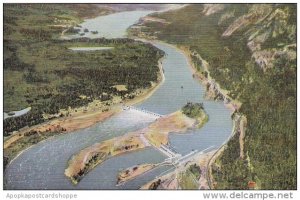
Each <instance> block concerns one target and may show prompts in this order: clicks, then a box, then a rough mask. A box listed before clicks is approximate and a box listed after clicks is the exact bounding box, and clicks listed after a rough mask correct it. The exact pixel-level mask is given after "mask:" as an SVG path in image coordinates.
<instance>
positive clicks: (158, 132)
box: [65, 111, 202, 184]
mask: <svg viewBox="0 0 300 200" xmlns="http://www.w3.org/2000/svg"><path fill="white" fill-rule="evenodd" d="M200 123H202V122H201V121H198V120H196V119H192V118H189V117H187V116H186V115H184V114H183V113H182V112H181V111H177V112H174V113H172V114H169V115H167V116H163V117H161V118H158V119H157V120H156V121H155V122H153V123H152V124H150V125H149V126H148V127H146V128H143V129H140V130H137V131H135V132H130V133H127V134H125V135H122V136H119V137H115V138H113V139H110V140H106V141H103V142H101V143H96V144H94V145H92V146H90V147H87V148H85V149H83V150H81V151H80V152H78V153H77V154H75V155H73V157H72V158H71V159H70V160H69V162H68V167H67V169H66V170H65V175H66V176H67V177H69V178H70V179H71V181H72V182H73V183H74V184H77V183H78V181H80V179H81V178H82V177H83V176H84V175H85V174H87V173H88V172H89V171H91V170H92V169H93V168H94V167H96V166H97V165H99V164H101V163H102V162H103V161H105V160H106V159H108V158H111V157H112V156H116V155H120V154H123V153H127V152H132V151H136V150H140V149H143V148H145V147H147V146H154V147H156V148H159V147H160V146H161V145H162V144H168V134H169V133H171V132H172V133H184V132H185V131H186V130H187V129H189V128H196V127H197V125H198V124H200ZM142 172H143V171H142ZM142 172H141V173H142Z"/></svg>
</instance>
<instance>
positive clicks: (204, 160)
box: [140, 150, 216, 190]
mask: <svg viewBox="0 0 300 200" xmlns="http://www.w3.org/2000/svg"><path fill="white" fill-rule="evenodd" d="M215 152H216V151H215V150H213V151H210V152H207V153H204V154H196V155H195V156H193V158H191V160H190V161H189V162H187V163H186V164H185V165H181V166H179V167H178V168H177V170H174V171H172V172H170V173H168V174H166V175H163V176H161V177H158V178H156V179H154V180H152V181H150V182H148V183H146V184H145V185H143V186H141V187H140V190H149V189H160V190H178V189H192V188H187V187H188V185H190V184H189V183H192V184H193V185H194V187H196V188H194V189H200V190H203V189H209V186H208V183H207V173H208V172H207V164H208V162H209V160H210V158H211V157H212V155H213V154H214V153H215ZM192 165H196V166H198V167H199V168H200V172H199V176H200V178H198V177H195V176H194V174H191V172H190V171H189V168H190V167H191V166H192ZM186 173H189V174H190V177H184V176H185V174H186ZM154 186H155V187H154Z"/></svg>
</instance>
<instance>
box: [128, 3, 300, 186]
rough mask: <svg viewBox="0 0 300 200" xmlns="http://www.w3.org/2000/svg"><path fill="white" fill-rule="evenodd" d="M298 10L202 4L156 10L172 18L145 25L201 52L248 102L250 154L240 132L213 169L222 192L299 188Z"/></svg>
mask: <svg viewBox="0 0 300 200" xmlns="http://www.w3.org/2000/svg"><path fill="white" fill-rule="evenodd" d="M296 12H297V11H296V5H295V4H225V5H218V4H213V5H203V4H202V5H201V4H199V5H195V4H194V5H188V6H186V7H184V8H182V9H179V10H175V11H169V12H165V13H156V14H153V15H152V16H153V17H158V18H162V19H164V20H166V23H160V22H154V21H152V22H149V21H147V22H145V23H143V22H140V23H142V24H140V25H142V26H141V32H143V34H144V35H145V36H151V37H155V38H158V39H161V40H165V41H167V42H169V43H173V44H177V45H183V46H187V47H189V48H190V50H194V51H196V52H197V53H199V54H200V55H201V57H202V58H203V59H204V60H206V61H207V62H208V63H209V72H210V75H211V76H212V77H213V78H214V79H215V80H216V81H217V82H218V83H219V84H220V85H221V87H222V88H224V89H226V90H228V91H229V95H230V96H231V97H232V98H234V99H237V100H239V101H240V102H241V103H242V107H241V108H240V109H239V110H238V112H239V113H240V114H243V115H245V116H246V117H247V127H246V135H245V138H244V142H245V149H244V151H245V154H246V155H247V156H245V158H240V157H239V155H238V152H239V141H238V140H239V137H238V135H237V136H234V137H232V138H231V140H230V141H229V143H228V145H227V148H226V149H225V151H224V152H223V153H222V155H221V157H220V158H219V159H218V160H217V164H218V165H219V167H220V168H219V169H218V170H214V171H213V177H214V180H215V181H216V182H217V184H216V185H215V188H217V189H247V184H248V182H249V181H254V182H255V183H256V187H257V188H259V189H296V188H297V184H296V178H297V176H296V175H297V174H296V148H297V145H296V141H297V132H296V100H297V99H296V79H297V77H296V71H297V67H296ZM191 22H192V23H191ZM137 25H139V24H137ZM178 27H180V28H178ZM132 33H133V34H137V32H134V31H132ZM199 70H201V69H199Z"/></svg>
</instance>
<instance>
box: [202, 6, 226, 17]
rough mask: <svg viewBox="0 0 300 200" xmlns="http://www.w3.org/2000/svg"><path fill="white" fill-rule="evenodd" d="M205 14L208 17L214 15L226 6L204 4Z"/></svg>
mask: <svg viewBox="0 0 300 200" xmlns="http://www.w3.org/2000/svg"><path fill="white" fill-rule="evenodd" d="M203 6H204V9H203V11H202V12H203V14H204V15H206V16H209V15H212V14H214V13H217V12H219V11H221V10H223V9H224V7H225V5H224V4H204V5H203Z"/></svg>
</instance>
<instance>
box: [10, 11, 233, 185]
mask: <svg viewBox="0 0 300 200" xmlns="http://www.w3.org/2000/svg"><path fill="white" fill-rule="evenodd" d="M149 13H151V12H150V11H131V12H122V13H116V14H111V15H108V16H101V17H97V18H94V19H90V20H86V21H85V22H84V23H82V24H81V25H82V29H84V28H88V29H89V30H90V31H98V34H92V35H89V34H87V35H86V36H92V37H107V38H118V37H125V36H126V29H127V28H128V27H129V26H130V25H132V24H134V23H135V22H137V20H138V19H139V18H140V17H142V16H145V15H147V14H149ZM77 37H78V36H77ZM153 44H154V45H155V46H156V47H157V48H159V49H161V50H163V51H164V52H165V53H166V55H167V56H166V58H165V59H164V60H163V69H164V75H165V81H164V83H163V84H162V85H161V86H160V87H159V88H158V89H157V90H156V91H155V93H153V95H152V96H151V97H149V98H148V99H147V100H145V101H144V102H142V103H140V104H138V105H136V106H137V107H141V108H145V109H147V110H149V111H152V112H156V113H159V114H168V113H172V112H174V111H176V110H179V109H180V108H181V107H182V106H183V105H185V104H186V103H187V102H188V101H192V102H203V103H204V108H205V110H206V112H207V113H208V115H209V121H208V122H207V123H206V124H205V125H204V127H202V128H201V129H198V130H190V131H188V133H186V134H171V135H170V137H169V139H170V145H171V146H172V147H173V148H174V149H176V151H178V152H179V153H181V154H183V155H184V154H187V153H189V152H190V151H191V150H193V149H198V150H199V151H201V150H204V149H206V148H208V147H211V146H213V148H215V149H216V148H218V147H219V146H221V145H222V144H223V143H224V142H226V141H227V140H228V137H229V136H230V134H231V131H232V126H233V122H232V120H231V117H230V115H231V112H230V110H228V109H227V108H225V106H224V105H223V103H222V102H215V101H207V100H205V99H204V98H203V97H204V92H205V90H204V87H203V86H202V85H201V84H200V83H199V82H198V81H197V80H195V79H193V76H192V72H191V70H190V69H189V66H188V61H187V58H186V57H185V55H184V54H182V53H181V52H180V51H179V50H177V49H176V48H175V47H172V46H170V45H166V44H164V43H153ZM203 48H205V47H203ZM181 86H183V88H182V87H181ZM154 120H155V118H154V117H151V116H149V115H147V114H143V113H140V112H137V111H133V110H130V111H128V110H127V111H122V112H121V113H119V114H117V115H115V116H113V117H111V118H109V119H107V120H105V121H104V122H102V123H98V124H95V125H94V126H92V127H89V128H86V129H83V130H79V131H75V132H73V133H69V134H65V135H59V136H56V137H53V138H51V139H48V140H46V141H44V142H41V143H38V144H37V145H35V146H33V147H31V148H29V149H28V150H26V151H25V152H23V153H22V154H21V155H20V156H18V157H17V158H16V159H15V160H13V161H12V162H11V164H10V165H9V166H8V167H7V169H6V171H5V179H4V181H5V185H6V188H7V189H138V188H139V187H140V186H141V185H143V184H145V183H147V182H148V181H150V180H152V179H154V178H155V177H156V176H158V175H160V174H161V173H164V172H165V171H166V170H168V169H169V167H159V168H157V169H155V170H153V171H151V172H149V173H146V174H144V175H142V176H139V177H138V178H136V179H134V180H132V181H129V182H127V183H126V184H124V185H122V186H118V187H117V186H116V181H117V178H116V176H117V173H118V171H119V170H121V169H125V168H127V167H130V166H133V165H136V164H141V163H157V162H161V161H163V160H164V159H165V156H164V155H162V154H161V153H160V152H159V151H157V150H155V149H153V148H150V147H148V148H146V149H144V150H140V151H136V152H133V153H128V154H124V155H121V156H116V157H113V158H111V159H109V160H107V161H105V162H104V163H103V164H101V165H99V166H97V167H96V168H95V169H94V170H92V171H91V172H90V173H88V174H87V175H86V176H85V177H84V178H83V179H82V180H81V181H80V182H79V184H77V185H76V186H74V185H72V183H71V182H70V180H69V179H67V177H66V176H65V175H64V170H65V168H66V166H67V162H68V160H69V159H70V158H71V156H72V155H73V154H75V153H76V152H78V151H80V150H81V149H83V148H85V147H88V146H91V145H92V144H94V143H96V142H101V141H104V140H107V139H110V138H113V137H116V136H119V135H123V134H126V133H127V132H130V131H135V130H137V129H140V128H143V127H146V126H147V125H148V124H150V123H151V122H153V121H154Z"/></svg>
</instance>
